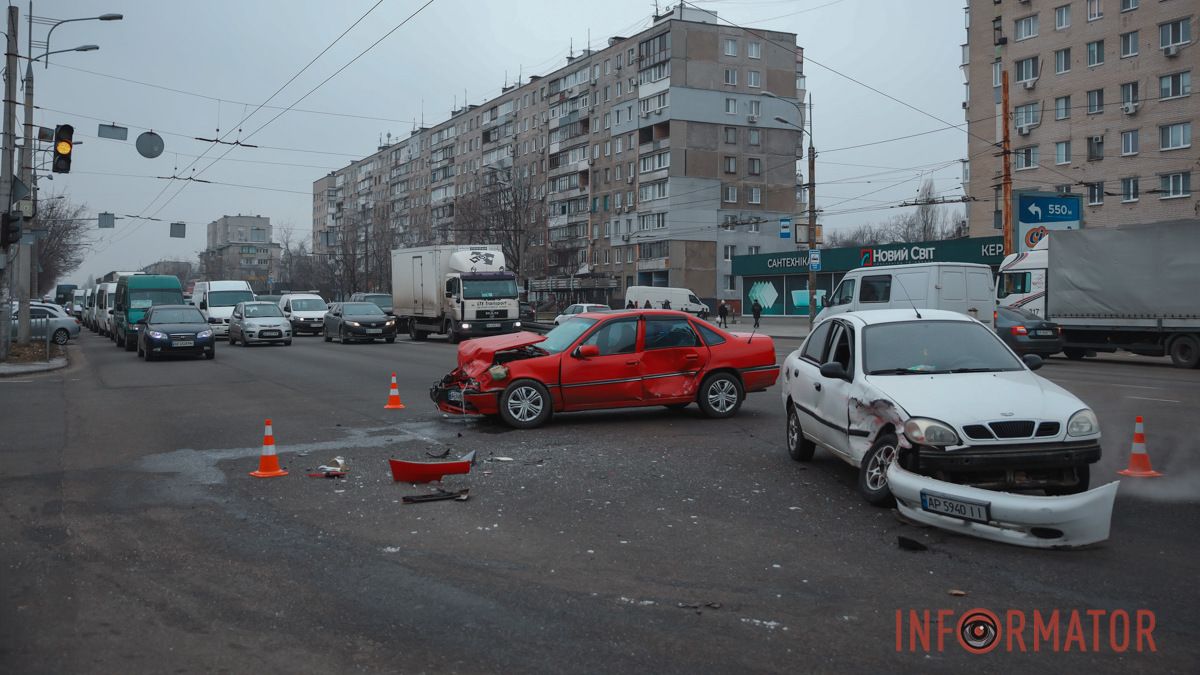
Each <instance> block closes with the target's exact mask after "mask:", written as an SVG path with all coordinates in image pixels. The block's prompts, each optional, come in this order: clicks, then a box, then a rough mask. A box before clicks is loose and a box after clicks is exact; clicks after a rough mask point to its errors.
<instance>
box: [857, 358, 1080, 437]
mask: <svg viewBox="0 0 1200 675" xmlns="http://www.w3.org/2000/svg"><path fill="white" fill-rule="evenodd" d="M867 379H868V381H869V382H870V383H871V384H872V385H873V386H875V387H876V388H877V389H879V390H881V391H882V392H883V393H885V394H886V395H887V396H888V398H890V399H891V400H892V402H893V403H895V404H896V405H898V406H900V407H901V408H903V409H904V411H905V412H907V413H908V414H909V416H912V417H930V418H933V419H937V420H941V421H943V422H946V423H948V424H951V425H954V426H957V427H960V428H961V427H962V426H963V425H965V424H976V423H979V422H981V421H987V420H1004V419H1015V420H1058V421H1061V422H1062V423H1063V424H1064V425H1065V424H1066V422H1067V420H1068V418H1070V416H1071V415H1072V414H1073V413H1075V412H1076V411H1078V410H1081V409H1083V408H1086V407H1087V406H1086V405H1084V403H1083V401H1080V400H1079V399H1078V398H1076V397H1075V396H1074V395H1073V394H1071V393H1070V392H1068V391H1067V390H1065V389H1063V388H1062V387H1059V386H1058V385H1056V384H1054V383H1053V382H1050V381H1049V380H1045V379H1043V378H1041V377H1038V376H1037V375H1035V374H1034V373H1032V372H1030V371H1028V370H1016V371H1006V372H998V373H958V374H953V373H948V374H939V375H871V376H868V378H867Z"/></svg>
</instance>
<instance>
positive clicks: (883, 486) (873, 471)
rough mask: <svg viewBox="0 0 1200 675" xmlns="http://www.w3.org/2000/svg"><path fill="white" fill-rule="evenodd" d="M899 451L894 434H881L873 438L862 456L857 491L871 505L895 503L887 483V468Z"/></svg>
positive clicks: (898, 442) (898, 443) (897, 441)
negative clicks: (873, 441)
mask: <svg viewBox="0 0 1200 675" xmlns="http://www.w3.org/2000/svg"><path fill="white" fill-rule="evenodd" d="M899 452H900V441H899V440H898V439H897V438H896V435H895V434H883V435H882V436H880V437H879V438H877V439H875V443H874V444H872V445H871V449H870V450H868V451H867V454H866V456H865V457H863V458H862V465H861V466H860V467H859V469H858V491H859V493H860V494H862V496H863V499H865V500H866V502H867V503H868V504H870V505H872V506H891V505H892V504H894V503H895V500H894V499H893V498H892V491H891V489H889V488H888V484H887V470H888V467H890V466H891V465H892V462H894V461H895V460H896V457H897V455H898V453H899Z"/></svg>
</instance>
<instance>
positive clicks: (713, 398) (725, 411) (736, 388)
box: [697, 373, 742, 419]
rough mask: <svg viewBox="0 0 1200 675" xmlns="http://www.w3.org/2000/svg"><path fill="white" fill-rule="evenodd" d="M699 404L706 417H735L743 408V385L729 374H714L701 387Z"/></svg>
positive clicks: (698, 397)
mask: <svg viewBox="0 0 1200 675" xmlns="http://www.w3.org/2000/svg"><path fill="white" fill-rule="evenodd" d="M697 402H698V403H699V404H700V410H701V412H703V413H704V415H705V416H706V417H712V418H716V419H722V418H725V417H733V416H734V415H736V414H737V411H738V409H739V408H741V407H742V383H741V382H738V379H737V378H736V377H734V376H733V375H730V374H729V373H713V374H712V375H709V376H708V377H706V378H704V382H703V383H702V384H701V385H700V394H699V396H697Z"/></svg>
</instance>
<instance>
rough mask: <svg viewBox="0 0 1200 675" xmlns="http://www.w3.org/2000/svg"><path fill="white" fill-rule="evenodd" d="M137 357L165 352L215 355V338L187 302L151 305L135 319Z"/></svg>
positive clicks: (151, 356) (206, 323)
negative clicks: (136, 326)
mask: <svg viewBox="0 0 1200 675" xmlns="http://www.w3.org/2000/svg"><path fill="white" fill-rule="evenodd" d="M137 352H138V356H141V357H144V358H145V359H146V360H147V361H153V360H155V359H157V358H158V357H160V356H166V355H168V354H182V355H186V356H200V355H204V358H206V359H212V358H215V357H216V356H217V352H216V337H214V336H213V332H212V329H211V328H209V326H208V321H207V320H206V319H205V318H204V315H203V314H201V313H200V310H198V309H196V308H195V307H193V306H191V305H155V306H153V307H151V308H150V309H148V310H146V316H145V318H143V319H142V320H141V321H138V344H137Z"/></svg>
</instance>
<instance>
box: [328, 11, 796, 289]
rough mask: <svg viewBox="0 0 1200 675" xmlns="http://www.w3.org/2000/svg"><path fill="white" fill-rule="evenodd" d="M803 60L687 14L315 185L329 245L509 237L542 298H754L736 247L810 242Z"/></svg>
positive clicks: (783, 41) (772, 37)
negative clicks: (738, 271)
mask: <svg viewBox="0 0 1200 675" xmlns="http://www.w3.org/2000/svg"><path fill="white" fill-rule="evenodd" d="M802 54H803V52H802V51H801V50H800V48H799V47H797V46H796V44H795V34H793V33H781V32H776V31H766V30H757V29H742V28H735V27H729V26H720V25H717V22H716V15H715V14H713V13H711V12H707V11H700V10H692V9H688V8H684V7H682V6H680V7H676V8H674V9H673V10H670V11H669V12H667V13H666V14H664V15H662V16H658V17H656V20H655V21H654V23H653V25H652V26H651V27H650V28H648V29H646V30H644V31H642V32H640V33H638V34H637V35H634V36H630V37H621V36H617V37H612V38H609V39H608V46H607V47H605V48H604V49H598V50H584V51H583V52H582V53H581V54H579V55H573V56H571V57H569V58H568V59H567V63H566V64H565V65H564V66H563V67H561V68H559V69H557V70H555V71H553V72H551V73H548V74H546V75H544V76H531V77H529V78H528V80H527V81H523V82H521V83H518V84H515V85H512V86H506V87H505V88H504V89H503V90H502V92H501V93H500V95H499V96H497V97H495V98H492V99H491V100H489V101H487V102H485V103H483V104H480V105H466V106H463V107H462V108H459V109H458V110H454V111H452V112H451V114H450V118H449V119H447V120H445V121H443V122H441V123H439V124H435V125H432V126H427V127H420V128H417V129H415V130H414V132H413V133H412V135H411V136H409V137H408V138H406V139H404V140H401V141H399V142H397V143H393V144H389V145H387V146H385V147H382V148H380V149H379V151H378V152H376V153H375V154H373V155H371V156H370V157H367V158H364V159H362V160H360V161H357V162H354V163H352V164H351V165H349V166H347V167H346V168H344V169H341V170H339V171H336V172H334V173H331V174H330V175H328V176H325V177H323V178H321V179H319V180H317V181H315V182H314V184H313V241H314V251H316V252H317V253H335V252H341V253H343V254H347V253H348V254H349V255H353V256H358V255H364V256H366V255H368V254H369V255H374V252H373V251H371V252H366V251H364V252H362V253H361V254H360V253H359V252H358V251H353V252H348V251H347V249H348V248H350V244H349V242H351V241H363V240H364V238H367V239H371V240H374V241H391V242H393V243H395V244H397V245H421V244H428V243H443V242H444V243H501V244H503V245H504V246H505V250H506V253H508V257H509V259H510V262H511V263H512V264H513V266H514V267H516V271H517V272H518V273H519V274H520V275H521V277H522V279H523V280H525V281H527V283H528V289H529V290H530V292H531V294H533V295H534V297H542V296H544V295H545V294H548V293H555V294H559V295H560V297H562V296H565V297H573V298H586V299H595V300H599V301H610V300H614V301H615V300H619V298H621V297H622V296H623V293H624V289H625V288H626V287H627V286H630V285H661V286H667V285H670V286H684V287H688V288H691V289H693V290H694V291H695V292H696V293H698V294H700V295H701V296H704V297H709V298H713V297H722V298H728V299H731V300H733V299H737V298H740V297H741V295H740V291H739V290H738V288H737V283H738V282H737V278H736V277H735V276H734V275H733V272H732V258H733V256H734V255H735V254H743V253H767V252H773V251H779V250H789V249H791V248H794V247H795V245H796V244H795V243H793V242H792V240H790V239H781V238H780V237H779V220H780V219H781V218H793V219H794V218H796V217H797V216H798V214H799V210H800V209H799V207H798V204H797V189H796V186H797V173H796V159H797V156H798V152H799V145H800V132H799V130H798V127H799V126H801V125H802V124H803V121H802V119H801V114H800V109H801V103H802V102H803V100H804V96H805V93H804V89H803V58H802ZM767 93H769V94H770V95H771V96H766V95H765V94H767ZM776 118H782V119H783V120H784V121H782V122H781V121H778V120H777V119H776ZM368 232H374V233H376V234H378V235H379V236H376V234H368ZM376 248H378V247H376ZM380 271H381V272H382V268H381V269H380ZM368 276H370V275H368ZM360 285H361V284H360ZM354 290H357V289H354Z"/></svg>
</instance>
